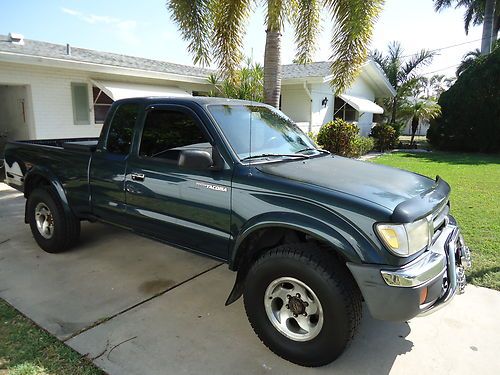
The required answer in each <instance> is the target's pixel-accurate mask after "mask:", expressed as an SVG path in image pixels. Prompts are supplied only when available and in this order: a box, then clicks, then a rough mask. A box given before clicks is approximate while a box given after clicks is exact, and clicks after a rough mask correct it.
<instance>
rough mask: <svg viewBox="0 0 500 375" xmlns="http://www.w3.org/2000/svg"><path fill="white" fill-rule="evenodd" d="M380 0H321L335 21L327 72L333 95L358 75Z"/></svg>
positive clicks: (380, 7) (381, 2)
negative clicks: (328, 72)
mask: <svg viewBox="0 0 500 375" xmlns="http://www.w3.org/2000/svg"><path fill="white" fill-rule="evenodd" d="M383 4H384V0H325V5H326V7H327V8H328V9H329V11H330V14H331V15H332V18H333V20H334V22H335V26H334V29H333V35H332V38H331V48H332V57H331V61H332V63H331V71H332V75H333V80H332V81H331V84H332V85H333V87H334V89H335V91H336V92H337V93H339V92H342V91H344V90H345V89H346V88H347V87H348V86H349V85H350V84H351V83H352V82H353V81H354V79H355V78H356V77H357V75H358V74H359V70H360V67H361V65H362V64H363V63H365V62H366V59H367V57H368V46H369V44H370V41H371V37H372V34H373V28H374V24H375V22H376V20H377V19H378V16H379V14H380V12H381V10H382V6H383Z"/></svg>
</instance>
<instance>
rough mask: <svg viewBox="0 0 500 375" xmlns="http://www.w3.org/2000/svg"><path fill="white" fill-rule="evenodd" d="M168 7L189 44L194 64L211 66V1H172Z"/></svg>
mask: <svg viewBox="0 0 500 375" xmlns="http://www.w3.org/2000/svg"><path fill="white" fill-rule="evenodd" d="M166 5H167V9H168V10H169V11H170V12H171V14H172V18H173V20H174V21H175V23H176V24H177V25H178V27H179V29H180V32H181V35H182V38H183V39H184V40H187V41H188V42H189V44H188V51H189V52H190V53H191V54H193V55H194V63H195V64H198V63H200V64H201V65H209V64H210V46H211V42H210V33H211V28H212V23H211V18H210V12H209V10H208V6H209V0H170V1H167V4H166Z"/></svg>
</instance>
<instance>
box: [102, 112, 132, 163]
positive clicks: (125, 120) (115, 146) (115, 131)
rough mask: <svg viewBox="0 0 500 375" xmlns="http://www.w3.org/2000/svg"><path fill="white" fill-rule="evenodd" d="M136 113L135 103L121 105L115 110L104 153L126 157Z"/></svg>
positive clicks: (130, 143)
mask: <svg viewBox="0 0 500 375" xmlns="http://www.w3.org/2000/svg"><path fill="white" fill-rule="evenodd" d="M138 113H139V105H138V104H135V103H124V104H121V105H120V106H119V107H118V108H117V109H116V110H115V113H114V114H113V118H112V119H111V124H110V126H109V130H108V136H107V139H106V146H105V149H106V151H108V152H110V153H112V154H118V155H128V153H129V152H130V147H131V145H132V138H133V135H134V127H135V123H136V121H137V115H138Z"/></svg>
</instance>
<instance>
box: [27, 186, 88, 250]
mask: <svg viewBox="0 0 500 375" xmlns="http://www.w3.org/2000/svg"><path fill="white" fill-rule="evenodd" d="M26 205H27V207H26V212H27V215H28V222H29V225H30V228H31V233H32V234H33V237H34V238H35V241H36V242H37V244H38V246H40V247H41V248H42V249H43V250H45V251H46V252H48V253H61V252H63V251H66V250H68V249H70V248H71V247H72V246H73V245H75V243H76V242H77V241H78V238H79V236H80V220H78V218H77V217H76V216H75V215H74V214H73V213H72V212H66V211H65V210H64V208H63V206H62V203H61V200H60V198H59V197H58V195H57V193H56V192H55V191H54V189H52V188H51V187H43V188H36V189H35V190H33V191H32V192H31V194H30V195H29V197H28V200H27V202H26Z"/></svg>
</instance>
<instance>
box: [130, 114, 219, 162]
mask: <svg viewBox="0 0 500 375" xmlns="http://www.w3.org/2000/svg"><path fill="white" fill-rule="evenodd" d="M186 147H193V148H197V149H208V148H211V146H210V143H208V140H207V138H206V137H205V135H204V134H203V132H202V131H201V129H200V128H199V127H198V125H197V124H196V122H195V120H194V118H193V117H192V116H190V115H189V114H187V113H184V112H180V111H171V110H152V111H150V112H149V113H148V115H147V117H146V121H145V123H144V130H143V132H142V139H141V146H140V148H139V155H140V156H142V157H154V158H161V159H165V160H169V161H172V162H176V161H177V159H178V157H179V153H180V150H181V149H182V148H186Z"/></svg>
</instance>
